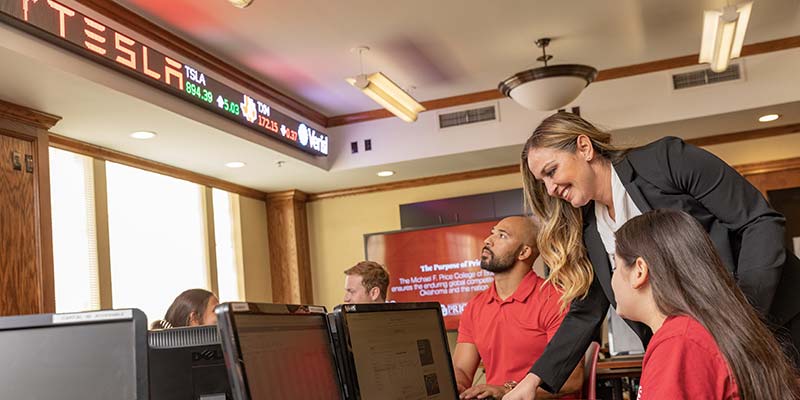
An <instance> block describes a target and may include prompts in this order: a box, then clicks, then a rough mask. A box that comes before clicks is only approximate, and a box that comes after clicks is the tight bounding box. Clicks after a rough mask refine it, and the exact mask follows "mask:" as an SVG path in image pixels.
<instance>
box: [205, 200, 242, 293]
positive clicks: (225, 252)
mask: <svg viewBox="0 0 800 400" xmlns="http://www.w3.org/2000/svg"><path fill="white" fill-rule="evenodd" d="M212 193H213V204H214V241H215V242H216V255H217V287H218V289H219V299H220V301H222V302H225V301H241V300H244V299H243V296H242V292H243V290H242V280H241V277H242V273H241V270H242V269H241V263H240V262H239V257H238V254H240V252H239V251H237V249H236V243H238V242H239V241H238V240H236V230H235V225H234V223H233V221H234V220H235V217H234V215H235V211H234V204H235V202H236V201H238V195H236V194H233V193H229V192H226V191H224V190H220V189H213V192H212Z"/></svg>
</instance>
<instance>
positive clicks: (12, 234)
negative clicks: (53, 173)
mask: <svg viewBox="0 0 800 400" xmlns="http://www.w3.org/2000/svg"><path fill="white" fill-rule="evenodd" d="M35 156H36V153H35V151H34V145H33V143H32V142H31V141H28V140H23V139H18V138H15V137H11V136H5V135H0V243H2V255H1V256H0V293H1V294H2V295H0V315H17V314H31V313H36V312H40V299H41V298H42V293H41V290H42V285H41V284H40V282H41V277H40V274H39V271H40V265H41V260H39V259H38V258H39V251H38V245H39V243H38V240H37V225H38V224H37V204H38V202H37V196H36V194H37V193H36V175H35V172H37V171H36V168H38V165H37V163H36V157H35Z"/></svg>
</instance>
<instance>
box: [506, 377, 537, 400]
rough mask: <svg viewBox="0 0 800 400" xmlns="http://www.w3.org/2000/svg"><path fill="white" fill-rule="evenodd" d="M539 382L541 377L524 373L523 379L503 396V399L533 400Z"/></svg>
mask: <svg viewBox="0 0 800 400" xmlns="http://www.w3.org/2000/svg"><path fill="white" fill-rule="evenodd" d="M541 382H542V379H541V378H539V377H538V376H536V375H534V374H531V373H528V375H525V379H523V380H522V381H520V383H518V384H517V386H516V387H515V388H514V389H512V390H511V391H510V392H508V394H506V395H505V396H503V400H534V399H535V398H536V388H538V387H539V384H540V383H541Z"/></svg>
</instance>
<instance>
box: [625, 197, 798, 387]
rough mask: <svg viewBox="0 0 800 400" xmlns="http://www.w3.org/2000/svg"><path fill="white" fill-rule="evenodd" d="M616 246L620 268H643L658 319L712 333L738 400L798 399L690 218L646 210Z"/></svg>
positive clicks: (766, 336) (779, 357) (791, 376)
mask: <svg viewBox="0 0 800 400" xmlns="http://www.w3.org/2000/svg"><path fill="white" fill-rule="evenodd" d="M616 239H617V240H616V254H617V256H618V257H620V258H621V259H622V260H623V261H624V262H625V265H628V266H630V265H632V264H633V263H634V262H635V261H636V259H637V258H638V257H641V258H642V259H644V260H645V262H647V265H648V266H649V279H650V285H651V287H652V291H653V298H654V301H655V303H656V306H657V307H658V309H659V311H660V312H661V313H663V314H664V315H667V316H672V315H687V316H689V317H692V318H694V319H696V320H697V321H699V322H700V324H702V325H703V326H704V327H705V328H706V329H707V330H708V331H709V332H710V333H711V335H712V336H713V337H714V340H715V341H716V342H717V345H718V346H719V349H720V351H721V352H722V355H723V356H724V357H725V359H726V360H727V362H728V366H729V367H730V368H731V370H732V371H733V375H734V377H735V379H736V384H737V386H738V389H739V396H740V397H741V398H742V399H743V400H751V399H789V398H791V399H798V398H800V386H798V383H797V380H796V379H797V377H796V376H795V371H794V370H793V368H792V367H791V366H790V364H789V362H788V360H787V358H786V357H785V356H784V353H783V352H782V351H781V349H780V346H779V344H778V342H777V341H776V340H775V338H774V336H773V335H772V334H771V333H770V332H769V330H768V329H767V327H766V326H765V325H764V324H763V323H762V321H761V320H760V319H759V316H758V314H757V312H756V311H755V309H753V307H752V306H750V304H749V303H748V302H747V300H746V299H745V296H744V294H743V293H742V291H741V290H740V289H739V287H737V286H736V283H735V282H734V280H733V277H732V276H731V274H730V273H729V272H728V271H727V270H726V269H725V267H724V266H723V264H722V261H721V260H720V258H719V255H718V254H717V251H716V249H715V248H714V245H713V243H712V242H711V239H710V238H709V237H708V234H706V232H705V230H703V227H702V226H700V224H699V223H698V222H697V221H696V220H695V219H694V218H692V217H691V216H689V215H688V214H686V213H684V212H683V211H678V210H654V211H650V212H647V213H644V214H642V215H640V216H638V217H635V218H633V219H631V220H630V221H628V222H627V223H625V225H623V226H622V228H620V229H619V230H618V231H617V232H616ZM687 373H688V372H687Z"/></svg>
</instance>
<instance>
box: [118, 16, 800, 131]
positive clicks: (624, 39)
mask: <svg viewBox="0 0 800 400" xmlns="http://www.w3.org/2000/svg"><path fill="white" fill-rule="evenodd" d="M116 1H117V3H120V4H121V5H123V6H125V7H126V8H129V9H131V10H133V11H134V12H136V13H138V14H140V15H142V16H144V17H146V18H148V19H150V20H151V21H153V22H155V23H156V24H158V25H161V26H163V27H166V28H168V29H170V30H171V31H173V32H174V33H176V34H178V35H179V36H181V37H183V38H185V39H187V40H189V41H191V42H193V43H195V44H197V45H199V46H200V47H201V48H203V49H205V50H207V51H209V52H210V53H212V54H215V55H217V56H220V57H221V58H222V59H223V60H225V61H227V62H229V63H231V64H233V65H236V66H239V67H241V68H243V69H245V70H248V71H251V72H253V73H254V74H255V75H256V76H258V77H261V78H262V79H263V80H264V82H266V83H268V84H270V85H272V86H273V87H275V88H277V89H279V90H282V91H284V92H285V93H286V94H288V95H290V96H291V97H294V98H295V99H297V100H300V101H301V102H304V103H306V104H307V105H309V106H311V107H312V108H315V109H317V110H318V111H320V112H322V113H323V114H325V115H328V116H332V115H341V114H348V113H354V112H359V111H364V110H370V109H375V108H379V107H377V106H376V105H375V103H373V102H372V101H371V100H370V99H369V98H367V97H365V96H364V95H363V94H361V93H360V92H359V91H358V90H356V89H354V88H352V87H351V86H349V85H348V84H347V83H346V82H345V81H344V78H346V77H348V76H352V75H355V74H357V73H359V71H360V68H359V61H358V57H357V55H355V54H352V53H351V52H350V49H351V48H353V47H355V46H359V45H367V46H369V47H371V51H370V52H369V53H367V54H366V55H365V56H364V69H365V72H372V71H377V70H380V71H382V72H384V73H386V74H387V75H388V76H389V77H390V78H391V79H393V80H394V81H395V82H397V83H398V84H399V85H401V86H403V87H410V86H415V87H416V89H414V90H413V91H412V95H413V96H415V97H416V98H417V99H418V100H421V101H424V100H431V99H438V98H443V97H450V96H456V95H462V94H466V93H472V92H478V91H484V90H489V89H494V88H496V87H497V84H498V82H500V81H501V80H503V79H505V78H506V77H508V76H510V75H513V74H514V73H516V72H519V71H521V70H523V69H527V68H528V67H531V66H533V65H536V61H535V59H536V57H537V56H539V55H540V54H539V49H537V48H536V47H535V46H534V44H533V42H534V40H536V39H537V38H540V37H545V36H547V37H551V38H553V39H554V41H553V42H552V43H551V46H550V48H549V50H550V53H552V54H553V55H554V59H553V62H554V63H559V64H560V63H579V64H587V65H591V66H594V67H595V68H597V69H598V70H602V69H607V68H612V67H620V66H627V65H633V64H639V63H644V62H649V61H655V60H660V59H665V58H672V57H679V56H685V55H689V54H696V53H699V50H700V39H701V34H702V23H703V20H702V17H703V10H704V9H715V8H721V7H722V6H723V5H724V4H726V2H728V3H731V1H728V0H669V1H664V0H615V1H596V0H574V1H553V0H515V1H512V0H499V1H485V0H436V1H430V0H405V1H386V0H384V1H376V0H345V1H329V0H305V1H269V0H254V1H253V3H252V4H251V5H250V7H248V8H246V9H238V8H235V7H233V6H231V5H230V4H229V3H228V2H227V1H226V0H203V1H197V0H170V1H164V0H116ZM733 3H735V2H733ZM798 34H800V1H797V0H756V1H755V5H754V7H753V12H752V16H751V19H750V23H749V28H748V31H747V36H746V39H745V43H746V44H748V43H757V42H763V41H767V40H773V39H779V38H784V37H789V36H795V35H798Z"/></svg>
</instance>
